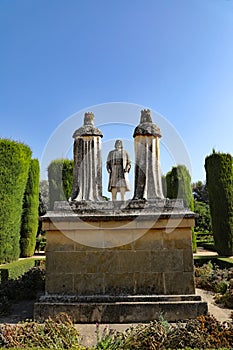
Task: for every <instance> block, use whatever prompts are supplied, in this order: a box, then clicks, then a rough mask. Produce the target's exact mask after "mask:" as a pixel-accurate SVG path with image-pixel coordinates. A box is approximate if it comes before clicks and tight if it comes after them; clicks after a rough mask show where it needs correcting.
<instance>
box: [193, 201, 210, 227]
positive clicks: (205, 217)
mask: <svg viewBox="0 0 233 350" xmlns="http://www.w3.org/2000/svg"><path fill="white" fill-rule="evenodd" d="M194 212H195V213H196V214H198V216H197V217H196V218H195V232H204V233H208V234H209V233H210V232H211V231H212V227H211V216H210V207H209V204H207V203H204V202H198V201H195V202H194Z"/></svg>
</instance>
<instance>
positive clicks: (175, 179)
mask: <svg viewBox="0 0 233 350" xmlns="http://www.w3.org/2000/svg"><path fill="white" fill-rule="evenodd" d="M166 185H167V197H168V198H170V199H176V198H182V199H183V201H184V206H185V207H186V208H189V209H190V210H194V199H193V195H192V186H191V176H190V174H189V171H188V169H187V168H186V166H185V165H178V166H176V167H172V170H171V171H169V172H168V173H167V175H166Z"/></svg>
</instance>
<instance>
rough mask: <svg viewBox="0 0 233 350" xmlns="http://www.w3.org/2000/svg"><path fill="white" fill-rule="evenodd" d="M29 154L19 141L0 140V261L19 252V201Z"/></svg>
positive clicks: (14, 257) (9, 259)
mask: <svg viewBox="0 0 233 350" xmlns="http://www.w3.org/2000/svg"><path fill="white" fill-rule="evenodd" d="M31 154H32V152H31V149H30V148H29V147H28V146H26V145H25V144H23V143H20V142H16V141H12V140H6V139H0V205H1V210H0V263H4V262H10V261H13V260H16V259H18V258H19V255H20V245H19V240H20V227H21V216H22V204H23V196H24V191H25V187H26V183H27V178H28V170H29V166H30V160H31Z"/></svg>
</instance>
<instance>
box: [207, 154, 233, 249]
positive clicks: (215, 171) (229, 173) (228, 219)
mask: <svg viewBox="0 0 233 350" xmlns="http://www.w3.org/2000/svg"><path fill="white" fill-rule="evenodd" d="M205 169H206V182H207V188H208V193H209V203H210V213H211V219H212V228H213V235H214V242H215V248H216V250H217V252H218V254H219V255H226V256H230V255H233V157H232V156H231V155H230V154H225V153H215V151H214V152H213V153H212V154H211V155H210V156H208V157H206V159H205Z"/></svg>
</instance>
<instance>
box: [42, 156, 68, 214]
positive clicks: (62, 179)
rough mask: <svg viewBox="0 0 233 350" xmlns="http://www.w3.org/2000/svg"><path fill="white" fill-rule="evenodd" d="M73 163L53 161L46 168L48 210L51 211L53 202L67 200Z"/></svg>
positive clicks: (60, 160) (64, 160) (66, 160)
mask: <svg viewBox="0 0 233 350" xmlns="http://www.w3.org/2000/svg"><path fill="white" fill-rule="evenodd" d="M73 166H74V161H73V160H69V159H56V160H53V161H52V162H51V163H50V164H49V167H48V180H49V208H50V210H52V209H53V206H54V202H55V201H65V200H68V199H69V197H70V194H71V191H72V185H73Z"/></svg>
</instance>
